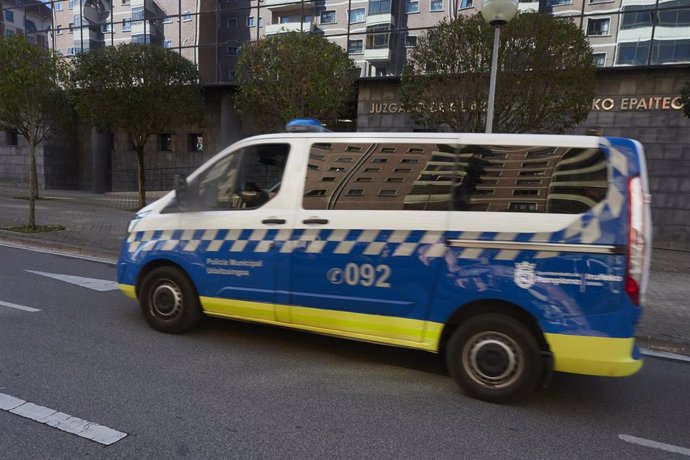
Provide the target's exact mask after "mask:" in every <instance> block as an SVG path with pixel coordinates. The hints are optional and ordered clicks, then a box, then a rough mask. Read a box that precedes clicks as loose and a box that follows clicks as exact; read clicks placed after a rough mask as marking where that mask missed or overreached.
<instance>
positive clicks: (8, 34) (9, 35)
mask: <svg viewBox="0 0 690 460" xmlns="http://www.w3.org/2000/svg"><path fill="white" fill-rule="evenodd" d="M12 35H14V30H11V29H7V36H8V37H11V36H12Z"/></svg>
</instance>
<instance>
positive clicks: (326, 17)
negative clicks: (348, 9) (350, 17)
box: [321, 10, 336, 24]
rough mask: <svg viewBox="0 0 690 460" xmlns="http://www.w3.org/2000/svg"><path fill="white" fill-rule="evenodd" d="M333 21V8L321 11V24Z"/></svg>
mask: <svg viewBox="0 0 690 460" xmlns="http://www.w3.org/2000/svg"><path fill="white" fill-rule="evenodd" d="M335 22H336V20H335V10H327V11H322V12H321V24H333V23H335Z"/></svg>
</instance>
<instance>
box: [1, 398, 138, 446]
mask: <svg viewBox="0 0 690 460" xmlns="http://www.w3.org/2000/svg"><path fill="white" fill-rule="evenodd" d="M0 410H4V411H6V412H10V413H12V414H16V415H19V416H20V417H24V418H28V419H30V420H35V421H36V422H39V423H43V424H44V425H48V426H51V427H53V428H57V429H58V430H61V431H65V432H67V433H72V434H76V435H77V436H80V437H82V438H86V439H90V440H91V441H95V442H97V443H99V444H103V445H105V446H109V445H111V444H113V443H116V442H117V441H119V440H120V439H122V438H124V437H125V436H127V433H123V432H121V431H117V430H113V429H112V428H108V427H107V426H103V425H99V424H98V423H94V422H89V421H88V420H82V419H80V418H77V417H72V416H71V415H69V414H65V413H63V412H58V411H56V410H55V409H50V408H48V407H43V406H39V405H37V404H34V403H32V402H28V401H24V400H23V399H19V398H15V397H14V396H10V395H6V394H4V393H0Z"/></svg>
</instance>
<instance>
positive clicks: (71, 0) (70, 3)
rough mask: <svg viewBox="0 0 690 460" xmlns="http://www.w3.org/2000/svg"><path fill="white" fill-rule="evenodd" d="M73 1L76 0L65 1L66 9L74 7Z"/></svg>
mask: <svg viewBox="0 0 690 460" xmlns="http://www.w3.org/2000/svg"><path fill="white" fill-rule="evenodd" d="M75 3H77V1H76V0H69V1H68V2H67V9H68V10H73V9H74V5H75Z"/></svg>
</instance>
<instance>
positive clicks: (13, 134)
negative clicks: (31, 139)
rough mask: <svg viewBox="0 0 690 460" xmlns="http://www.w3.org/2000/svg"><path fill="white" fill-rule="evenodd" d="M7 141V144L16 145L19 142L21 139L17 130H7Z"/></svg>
mask: <svg viewBox="0 0 690 460" xmlns="http://www.w3.org/2000/svg"><path fill="white" fill-rule="evenodd" d="M5 142H6V144H7V145H10V146H14V145H18V144H19V139H18V136H17V130H15V129H8V130H7V131H5Z"/></svg>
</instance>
